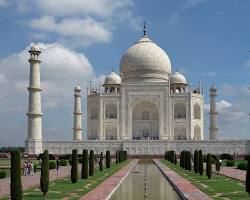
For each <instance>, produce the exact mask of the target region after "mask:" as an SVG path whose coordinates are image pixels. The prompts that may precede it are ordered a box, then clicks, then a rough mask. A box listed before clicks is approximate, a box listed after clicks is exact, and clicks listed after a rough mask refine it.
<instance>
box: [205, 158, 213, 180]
mask: <svg viewBox="0 0 250 200" xmlns="http://www.w3.org/2000/svg"><path fill="white" fill-rule="evenodd" d="M206 174H207V177H208V178H209V179H210V178H211V176H212V163H211V155H210V154H209V153H208V154H207V166H206Z"/></svg>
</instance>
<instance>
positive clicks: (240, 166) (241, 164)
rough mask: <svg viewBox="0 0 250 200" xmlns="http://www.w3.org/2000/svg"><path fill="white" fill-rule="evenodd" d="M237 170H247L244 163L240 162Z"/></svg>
mask: <svg viewBox="0 0 250 200" xmlns="http://www.w3.org/2000/svg"><path fill="white" fill-rule="evenodd" d="M237 169H240V170H247V163H246V162H240V163H238V166H237Z"/></svg>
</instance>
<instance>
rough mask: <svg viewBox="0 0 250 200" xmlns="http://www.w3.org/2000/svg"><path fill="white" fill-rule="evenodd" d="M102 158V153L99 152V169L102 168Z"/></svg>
mask: <svg viewBox="0 0 250 200" xmlns="http://www.w3.org/2000/svg"><path fill="white" fill-rule="evenodd" d="M102 159H103V154H102V152H101V154H100V160H99V169H100V171H102V168H103V166H102V165H103V164H102Z"/></svg>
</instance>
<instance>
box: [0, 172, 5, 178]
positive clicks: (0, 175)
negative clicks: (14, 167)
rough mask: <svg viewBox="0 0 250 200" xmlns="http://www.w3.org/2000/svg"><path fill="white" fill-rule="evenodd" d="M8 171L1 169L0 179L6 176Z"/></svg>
mask: <svg viewBox="0 0 250 200" xmlns="http://www.w3.org/2000/svg"><path fill="white" fill-rule="evenodd" d="M6 175H7V174H6V172H5V171H0V179H2V178H5V177H6Z"/></svg>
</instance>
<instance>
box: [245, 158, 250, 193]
mask: <svg viewBox="0 0 250 200" xmlns="http://www.w3.org/2000/svg"><path fill="white" fill-rule="evenodd" d="M246 192H248V194H250V159H248V161H247V173H246Z"/></svg>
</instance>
